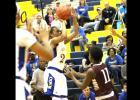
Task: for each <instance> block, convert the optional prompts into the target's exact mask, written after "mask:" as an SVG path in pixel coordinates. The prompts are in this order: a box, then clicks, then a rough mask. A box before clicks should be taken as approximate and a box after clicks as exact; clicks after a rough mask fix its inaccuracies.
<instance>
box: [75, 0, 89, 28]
mask: <svg viewBox="0 0 140 100" xmlns="http://www.w3.org/2000/svg"><path fill="white" fill-rule="evenodd" d="M77 15H78V23H79V25H80V26H83V25H84V23H85V22H90V18H89V16H88V5H86V1H85V0H79V6H78V7H77Z"/></svg>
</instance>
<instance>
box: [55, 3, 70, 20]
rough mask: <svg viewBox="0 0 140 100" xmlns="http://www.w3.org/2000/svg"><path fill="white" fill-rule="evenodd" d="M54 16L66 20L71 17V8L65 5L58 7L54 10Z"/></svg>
mask: <svg viewBox="0 0 140 100" xmlns="http://www.w3.org/2000/svg"><path fill="white" fill-rule="evenodd" d="M56 15H57V16H58V18H60V19H63V20H67V19H68V18H69V17H70V16H71V8H70V7H69V6H66V5H62V6H59V7H58V8H57V9H56Z"/></svg>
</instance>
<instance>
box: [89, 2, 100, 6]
mask: <svg viewBox="0 0 140 100" xmlns="http://www.w3.org/2000/svg"><path fill="white" fill-rule="evenodd" d="M87 5H88V6H94V5H100V1H90V2H87Z"/></svg>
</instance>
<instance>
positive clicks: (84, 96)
mask: <svg viewBox="0 0 140 100" xmlns="http://www.w3.org/2000/svg"><path fill="white" fill-rule="evenodd" d="M82 92H83V93H81V94H80V96H79V99H78V100H95V93H94V92H93V91H91V90H90V88H89V87H86V88H85V89H83V90H82Z"/></svg>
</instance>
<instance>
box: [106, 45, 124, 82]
mask: <svg viewBox="0 0 140 100" xmlns="http://www.w3.org/2000/svg"><path fill="white" fill-rule="evenodd" d="M107 55H108V57H107V58H106V61H105V64H106V65H107V67H108V69H109V71H110V75H111V78H113V79H114V82H115V83H114V84H119V83H120V78H121V68H120V65H123V59H122V57H121V56H120V55H117V54H116V49H115V48H109V49H108V51H107Z"/></svg>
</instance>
